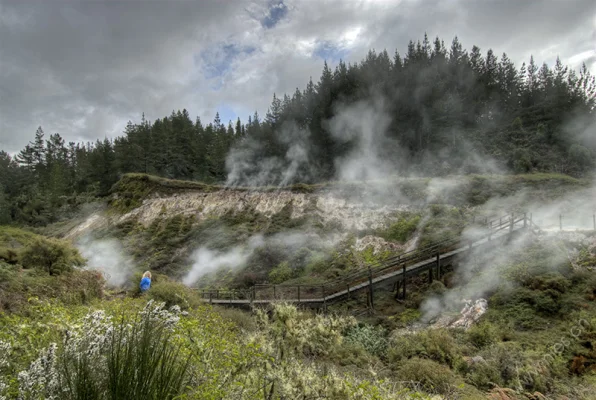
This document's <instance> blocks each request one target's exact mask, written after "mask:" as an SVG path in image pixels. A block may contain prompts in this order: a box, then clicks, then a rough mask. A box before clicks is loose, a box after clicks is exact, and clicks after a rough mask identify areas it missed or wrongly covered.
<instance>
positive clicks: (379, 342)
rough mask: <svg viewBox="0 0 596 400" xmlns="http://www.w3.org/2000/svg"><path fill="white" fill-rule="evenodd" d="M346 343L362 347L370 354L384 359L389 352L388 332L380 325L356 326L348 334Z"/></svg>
mask: <svg viewBox="0 0 596 400" xmlns="http://www.w3.org/2000/svg"><path fill="white" fill-rule="evenodd" d="M345 337H346V341H347V342H351V343H354V344H358V345H360V346H362V347H363V348H364V349H365V350H366V351H367V352H369V353H370V354H372V355H374V356H377V357H382V356H384V355H385V354H386V352H387V331H386V330H385V328H383V327H382V326H380V325H377V326H372V325H368V324H363V325H358V326H354V327H352V328H350V329H348V331H347V332H346V335H345Z"/></svg>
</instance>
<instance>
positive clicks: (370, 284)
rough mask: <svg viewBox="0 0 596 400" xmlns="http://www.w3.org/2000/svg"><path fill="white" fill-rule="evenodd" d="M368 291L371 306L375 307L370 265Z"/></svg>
mask: <svg viewBox="0 0 596 400" xmlns="http://www.w3.org/2000/svg"><path fill="white" fill-rule="evenodd" d="M368 292H369V293H370V308H371V309H373V310H374V309H375V300H374V291H373V281H372V270H371V269H370V267H368Z"/></svg>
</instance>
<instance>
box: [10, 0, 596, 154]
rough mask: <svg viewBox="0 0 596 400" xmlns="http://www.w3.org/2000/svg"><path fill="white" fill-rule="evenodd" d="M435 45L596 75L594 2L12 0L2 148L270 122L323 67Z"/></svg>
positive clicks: (587, 0) (457, 0) (456, 0)
mask: <svg viewBox="0 0 596 400" xmlns="http://www.w3.org/2000/svg"><path fill="white" fill-rule="evenodd" d="M424 32H427V33H428V35H429V36H430V37H431V38H434V37H435V36H437V35H438V36H439V37H441V38H442V39H444V40H445V42H446V45H449V44H450V42H451V40H452V38H453V37H454V36H456V35H457V36H458V37H459V39H460V41H461V42H462V43H463V45H464V47H466V48H467V49H470V48H471V47H472V45H473V44H476V45H478V46H480V47H481V49H482V50H483V52H484V53H485V52H486V50H488V49H489V48H492V49H493V50H494V51H495V52H496V53H497V54H501V53H502V52H506V53H507V54H508V55H509V57H510V58H512V59H513V60H515V61H516V63H518V65H521V62H522V61H527V60H528V59H529V57H530V54H533V55H534V57H535V59H536V61H537V62H539V63H542V62H547V63H549V64H551V65H552V63H553V62H554V59H555V58H556V56H557V55H559V56H560V57H561V59H562V60H563V62H564V63H567V64H569V65H571V66H573V67H575V68H579V66H580V65H581V63H582V62H586V64H587V65H588V66H589V68H590V70H591V71H592V72H594V71H595V70H596V2H595V1H593V0H523V1H517V0H376V1H374V0H300V1H299V0H256V1H255V0H225V1H224V0H195V1H186V0H169V1H168V0H43V1H33V0H0V149H2V150H6V151H9V152H16V151H18V150H19V149H21V148H22V147H23V146H24V145H25V144H26V143H27V142H28V141H29V140H31V139H32V137H33V135H34V133H35V130H36V128H37V127H38V126H39V125H41V126H42V127H43V129H44V131H45V132H46V134H48V135H49V134H50V133H54V132H59V133H60V134H61V135H62V136H63V137H65V139H66V140H67V141H88V140H95V139H96V138H104V137H105V136H108V137H113V136H115V135H118V134H120V133H121V132H122V130H123V128H124V126H125V123H126V121H128V120H132V121H138V120H140V116H141V113H142V112H145V115H146V116H147V118H148V119H149V120H154V119H155V118H160V117H163V116H165V115H168V114H169V113H170V112H171V111H172V110H173V109H176V110H177V109H182V108H186V109H187V110H188V111H189V113H190V114H191V116H192V117H193V118H194V117H195V116H200V117H201V118H202V120H203V121H211V120H212V119H213V116H214V114H215V112H216V111H219V112H220V114H221V116H222V120H223V121H226V122H227V120H229V119H235V118H236V116H240V117H241V119H242V120H246V117H247V116H248V115H249V114H252V113H253V112H254V111H255V110H257V111H258V112H259V113H260V114H261V115H264V114H265V112H266V110H267V107H268V105H269V104H270V102H271V96H272V94H273V93H274V92H276V93H277V94H283V93H292V92H293V91H294V90H295V89H296V87H300V88H301V89H302V88H303V87H304V85H305V83H306V82H307V80H308V78H309V76H312V77H313V79H315V80H316V79H318V77H319V76H320V72H321V69H322V64H323V60H325V59H327V60H328V62H329V63H330V64H331V65H334V64H335V63H336V62H337V61H338V60H339V58H343V59H344V60H346V61H352V62H354V61H359V60H360V59H361V58H362V57H363V56H364V55H365V54H366V52H367V51H368V49H370V48H375V49H377V50H382V49H384V48H386V49H387V50H388V51H389V52H390V54H393V52H394V51H395V50H396V49H397V50H398V51H400V52H401V53H404V52H405V48H406V45H407V42H408V41H409V40H410V39H414V40H417V39H421V38H422V36H423V35H424Z"/></svg>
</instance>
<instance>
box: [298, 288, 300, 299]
mask: <svg viewBox="0 0 596 400" xmlns="http://www.w3.org/2000/svg"><path fill="white" fill-rule="evenodd" d="M298 303H300V285H298Z"/></svg>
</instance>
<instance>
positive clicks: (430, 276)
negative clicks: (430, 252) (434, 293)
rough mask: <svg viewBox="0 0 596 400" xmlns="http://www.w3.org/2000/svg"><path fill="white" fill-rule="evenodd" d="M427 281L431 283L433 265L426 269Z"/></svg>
mask: <svg viewBox="0 0 596 400" xmlns="http://www.w3.org/2000/svg"><path fill="white" fill-rule="evenodd" d="M428 283H433V266H432V264H431V266H430V268H429V269H428Z"/></svg>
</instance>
